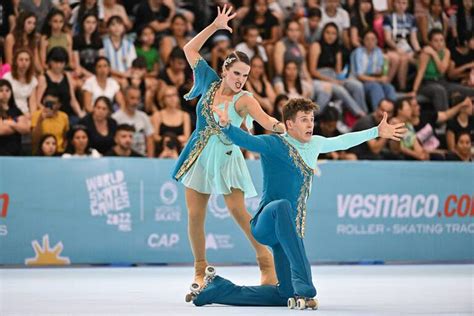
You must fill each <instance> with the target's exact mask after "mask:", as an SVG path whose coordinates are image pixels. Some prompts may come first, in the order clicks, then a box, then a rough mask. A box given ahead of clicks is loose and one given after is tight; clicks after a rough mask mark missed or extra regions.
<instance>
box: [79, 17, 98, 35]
mask: <svg viewBox="0 0 474 316" xmlns="http://www.w3.org/2000/svg"><path fill="white" fill-rule="evenodd" d="M82 26H83V28H84V33H86V34H92V33H94V32H95V30H96V29H97V18H96V17H94V16H92V15H91V16H88V17H87V18H86V19H85V20H84V22H83V25H82Z"/></svg>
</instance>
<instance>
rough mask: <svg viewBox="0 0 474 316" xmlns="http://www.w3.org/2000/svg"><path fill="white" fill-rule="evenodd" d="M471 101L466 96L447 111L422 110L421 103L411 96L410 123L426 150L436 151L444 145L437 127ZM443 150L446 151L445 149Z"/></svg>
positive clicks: (467, 105)
mask: <svg viewBox="0 0 474 316" xmlns="http://www.w3.org/2000/svg"><path fill="white" fill-rule="evenodd" d="M469 101H470V100H469V99H468V98H466V99H465V100H464V101H463V102H460V103H458V104H456V105H455V106H453V107H452V108H449V109H448V110H446V111H434V110H426V109H424V110H423V111H420V105H419V104H418V102H417V100H416V98H411V100H410V105H411V109H412V116H411V120H410V123H411V124H412V125H413V127H414V128H415V131H416V138H418V140H419V141H420V143H421V145H422V146H423V148H424V149H425V150H426V151H428V152H435V151H437V150H439V148H440V147H442V146H443V145H442V143H441V140H440V136H439V135H437V133H436V128H437V127H439V125H441V124H444V123H446V122H447V121H448V120H450V119H451V118H453V117H455V116H456V115H457V114H458V113H459V112H460V111H461V110H462V109H463V108H466V107H469V106H471V105H470V102H469ZM442 152H443V153H444V150H443V151H442Z"/></svg>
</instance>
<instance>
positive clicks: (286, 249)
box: [194, 200, 316, 306]
mask: <svg viewBox="0 0 474 316" xmlns="http://www.w3.org/2000/svg"><path fill="white" fill-rule="evenodd" d="M295 218H296V210H294V209H292V207H291V204H290V202H289V201H288V200H277V201H273V202H271V203H269V204H267V205H266V206H265V207H264V208H263V209H262V211H261V212H260V213H259V214H258V215H257V216H255V217H254V218H253V219H252V221H251V230H252V234H253V236H254V237H255V239H256V240H257V241H258V242H259V243H261V244H263V245H267V246H269V247H271V248H272V250H273V257H274V260H275V269H276V273H277V277H278V285H276V286H272V285H262V286H238V285H235V284H234V283H232V282H231V281H229V280H226V279H224V278H222V277H220V276H217V277H216V278H215V279H214V280H213V281H212V283H211V284H210V285H209V286H208V287H207V288H206V289H205V290H204V291H202V292H201V293H200V294H199V296H198V297H197V298H196V299H195V300H194V304H195V305H197V306H201V305H205V304H212V303H216V304H226V305H238V306H286V304H287V300H288V298H289V297H294V296H304V297H314V296H316V289H315V288H314V285H313V282H312V276H311V266H310V264H309V261H308V258H307V257H306V251H305V249H304V244H303V240H302V239H301V238H299V237H298V235H297V233H296V225H295Z"/></svg>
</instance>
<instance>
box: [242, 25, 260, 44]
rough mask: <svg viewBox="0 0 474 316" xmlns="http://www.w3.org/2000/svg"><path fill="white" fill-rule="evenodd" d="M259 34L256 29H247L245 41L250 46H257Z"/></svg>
mask: <svg viewBox="0 0 474 316" xmlns="http://www.w3.org/2000/svg"><path fill="white" fill-rule="evenodd" d="M259 35H260V33H259V32H258V30H257V29H250V30H248V31H247V34H246V35H245V41H246V42H247V45H248V46H250V47H255V46H257V42H258V36H259Z"/></svg>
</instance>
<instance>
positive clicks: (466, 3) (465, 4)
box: [462, 0, 472, 14]
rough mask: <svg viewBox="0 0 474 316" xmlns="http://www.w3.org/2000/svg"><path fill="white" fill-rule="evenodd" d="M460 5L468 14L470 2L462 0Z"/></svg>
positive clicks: (469, 0)
mask: <svg viewBox="0 0 474 316" xmlns="http://www.w3.org/2000/svg"><path fill="white" fill-rule="evenodd" d="M462 5H463V6H464V11H465V12H466V14H469V11H471V9H472V0H463V1H462Z"/></svg>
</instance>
